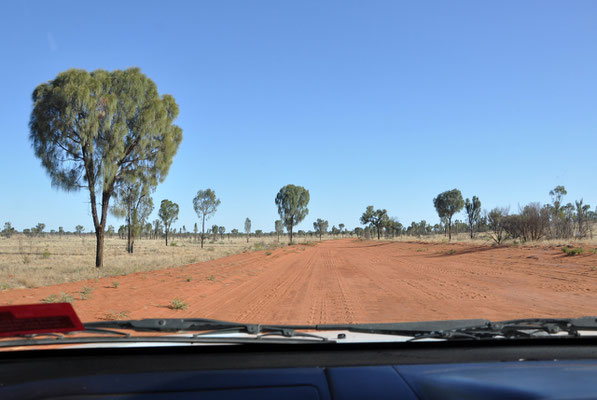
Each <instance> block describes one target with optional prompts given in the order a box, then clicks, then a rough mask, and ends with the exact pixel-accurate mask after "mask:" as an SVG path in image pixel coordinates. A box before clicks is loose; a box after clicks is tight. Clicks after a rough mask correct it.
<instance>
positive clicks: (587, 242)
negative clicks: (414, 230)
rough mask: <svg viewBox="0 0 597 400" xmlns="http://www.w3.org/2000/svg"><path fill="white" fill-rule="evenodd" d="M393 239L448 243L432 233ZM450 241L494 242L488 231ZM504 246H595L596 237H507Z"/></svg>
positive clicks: (442, 236) (442, 237) (443, 238)
mask: <svg viewBox="0 0 597 400" xmlns="http://www.w3.org/2000/svg"><path fill="white" fill-rule="evenodd" d="M393 240H394V241H398V242H420V243H448V237H447V236H444V235H442V234H438V235H436V234H434V235H429V236H420V237H416V236H400V237H395V238H394V239H393ZM452 243H467V244H476V245H492V244H494V243H495V242H494V241H493V240H492V239H491V237H490V236H489V234H488V233H479V234H476V235H475V238H474V239H471V238H470V236H469V234H468V233H459V234H454V233H453V234H452ZM503 244H504V245H506V246H513V245H514V246H516V245H524V246H558V247H561V246H566V245H569V244H573V245H574V246H580V247H586V248H588V249H590V248H596V247H597V237H593V238H592V239H591V238H585V239H549V240H538V241H536V242H521V241H520V240H512V239H507V240H504V242H503Z"/></svg>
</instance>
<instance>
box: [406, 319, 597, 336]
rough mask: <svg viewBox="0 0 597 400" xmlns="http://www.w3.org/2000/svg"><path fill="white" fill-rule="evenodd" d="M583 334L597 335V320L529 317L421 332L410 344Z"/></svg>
mask: <svg viewBox="0 0 597 400" xmlns="http://www.w3.org/2000/svg"><path fill="white" fill-rule="evenodd" d="M581 331H584V332H597V318H596V317H581V318H528V319H517V320H509V321H499V322H489V323H488V324H487V325H485V326H483V325H478V326H469V327H463V328H457V329H440V330H436V331H433V332H420V333H418V334H415V335H414V337H413V338H412V339H411V340H410V341H416V340H421V339H430V338H431V339H446V340H454V339H469V340H470V339H473V340H479V339H523V338H546V337H550V338H554V337H558V338H571V337H580V336H581V333H580V332H581Z"/></svg>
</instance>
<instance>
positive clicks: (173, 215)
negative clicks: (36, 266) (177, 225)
mask: <svg viewBox="0 0 597 400" xmlns="http://www.w3.org/2000/svg"><path fill="white" fill-rule="evenodd" d="M158 217H160V219H161V220H162V222H163V223H164V233H165V234H166V246H168V233H169V232H170V227H171V226H172V224H173V223H174V222H176V220H177V219H178V204H176V203H174V202H172V201H170V200H168V199H164V200H162V202H161V203H160V210H159V211H158Z"/></svg>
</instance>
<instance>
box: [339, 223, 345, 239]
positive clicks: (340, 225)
mask: <svg viewBox="0 0 597 400" xmlns="http://www.w3.org/2000/svg"><path fill="white" fill-rule="evenodd" d="M338 228H340V235H341V236H342V237H344V224H339V225H338Z"/></svg>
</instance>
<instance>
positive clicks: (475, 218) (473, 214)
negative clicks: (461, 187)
mask: <svg viewBox="0 0 597 400" xmlns="http://www.w3.org/2000/svg"><path fill="white" fill-rule="evenodd" d="M464 209H465V210H466V217H467V219H468V226H469V230H470V234H471V239H472V238H473V236H474V234H475V225H477V224H478V222H479V218H481V200H479V198H478V197H477V196H473V200H472V201H471V200H469V199H468V198H467V199H466V200H465V202H464Z"/></svg>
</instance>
